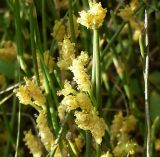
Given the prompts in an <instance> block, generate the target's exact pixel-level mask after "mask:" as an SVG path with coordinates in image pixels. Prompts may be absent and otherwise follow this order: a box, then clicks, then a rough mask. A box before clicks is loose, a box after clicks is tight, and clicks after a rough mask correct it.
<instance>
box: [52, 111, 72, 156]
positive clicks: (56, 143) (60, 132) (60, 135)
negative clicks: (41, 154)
mask: <svg viewBox="0 0 160 157" xmlns="http://www.w3.org/2000/svg"><path fill="white" fill-rule="evenodd" d="M69 116H70V114H69V113H68V114H67V115H66V116H65V118H64V121H63V123H62V125H61V128H60V129H59V132H58V135H57V138H56V140H55V142H54V146H53V150H52V152H51V153H50V157H52V156H53V155H54V153H55V150H56V148H57V145H58V144H59V142H60V140H61V137H62V135H63V132H64V129H65V125H66V123H67V121H68V118H69Z"/></svg>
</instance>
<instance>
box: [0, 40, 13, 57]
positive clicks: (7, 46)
mask: <svg viewBox="0 0 160 157" xmlns="http://www.w3.org/2000/svg"><path fill="white" fill-rule="evenodd" d="M0 58H2V59H8V60H14V59H16V46H15V44H14V43H13V42H11V41H4V42H3V43H2V48H0Z"/></svg>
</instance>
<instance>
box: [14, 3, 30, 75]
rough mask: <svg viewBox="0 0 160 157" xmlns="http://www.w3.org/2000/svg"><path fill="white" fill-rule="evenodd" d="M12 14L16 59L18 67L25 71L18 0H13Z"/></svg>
mask: <svg viewBox="0 0 160 157" xmlns="http://www.w3.org/2000/svg"><path fill="white" fill-rule="evenodd" d="M14 14H15V28H16V40H17V59H18V61H19V64H20V67H21V68H22V69H23V70H24V72H26V73H28V72H27V66H26V64H25V62H24V58H23V51H24V50H23V42H22V41H23V40H22V34H21V31H20V30H22V26H21V20H20V4H19V0H15V1H14Z"/></svg>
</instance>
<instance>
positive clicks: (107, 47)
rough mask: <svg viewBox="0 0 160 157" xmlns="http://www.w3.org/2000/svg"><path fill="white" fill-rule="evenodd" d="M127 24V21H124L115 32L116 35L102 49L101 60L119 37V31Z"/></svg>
mask: <svg viewBox="0 0 160 157" xmlns="http://www.w3.org/2000/svg"><path fill="white" fill-rule="evenodd" d="M125 24H126V22H122V24H121V25H120V26H119V28H117V31H116V32H115V33H114V35H113V36H112V38H111V39H110V41H109V43H108V44H107V46H106V47H105V48H104V50H103V51H102V54H101V60H103V58H104V56H105V54H106V52H107V51H108V50H109V49H110V47H111V45H112V44H113V42H114V40H115V39H116V38H117V36H118V35H119V33H120V32H121V31H122V29H123V28H124V26H125Z"/></svg>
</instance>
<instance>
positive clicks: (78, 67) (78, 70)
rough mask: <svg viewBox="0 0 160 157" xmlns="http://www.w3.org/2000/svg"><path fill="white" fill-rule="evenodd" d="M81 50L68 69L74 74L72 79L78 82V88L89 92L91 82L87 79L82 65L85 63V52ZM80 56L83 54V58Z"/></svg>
mask: <svg viewBox="0 0 160 157" xmlns="http://www.w3.org/2000/svg"><path fill="white" fill-rule="evenodd" d="M84 53H85V52H81V55H80V56H79V57H77V58H75V59H73V62H72V65H71V67H70V70H71V71H72V72H73V74H74V77H73V79H74V81H76V83H77V84H78V89H79V90H81V91H84V92H89V91H90V89H91V82H90V80H89V76H88V74H87V73H86V69H85V67H84V65H86V55H87V53H85V55H84ZM82 56H85V57H84V59H83V57H82Z"/></svg>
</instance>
